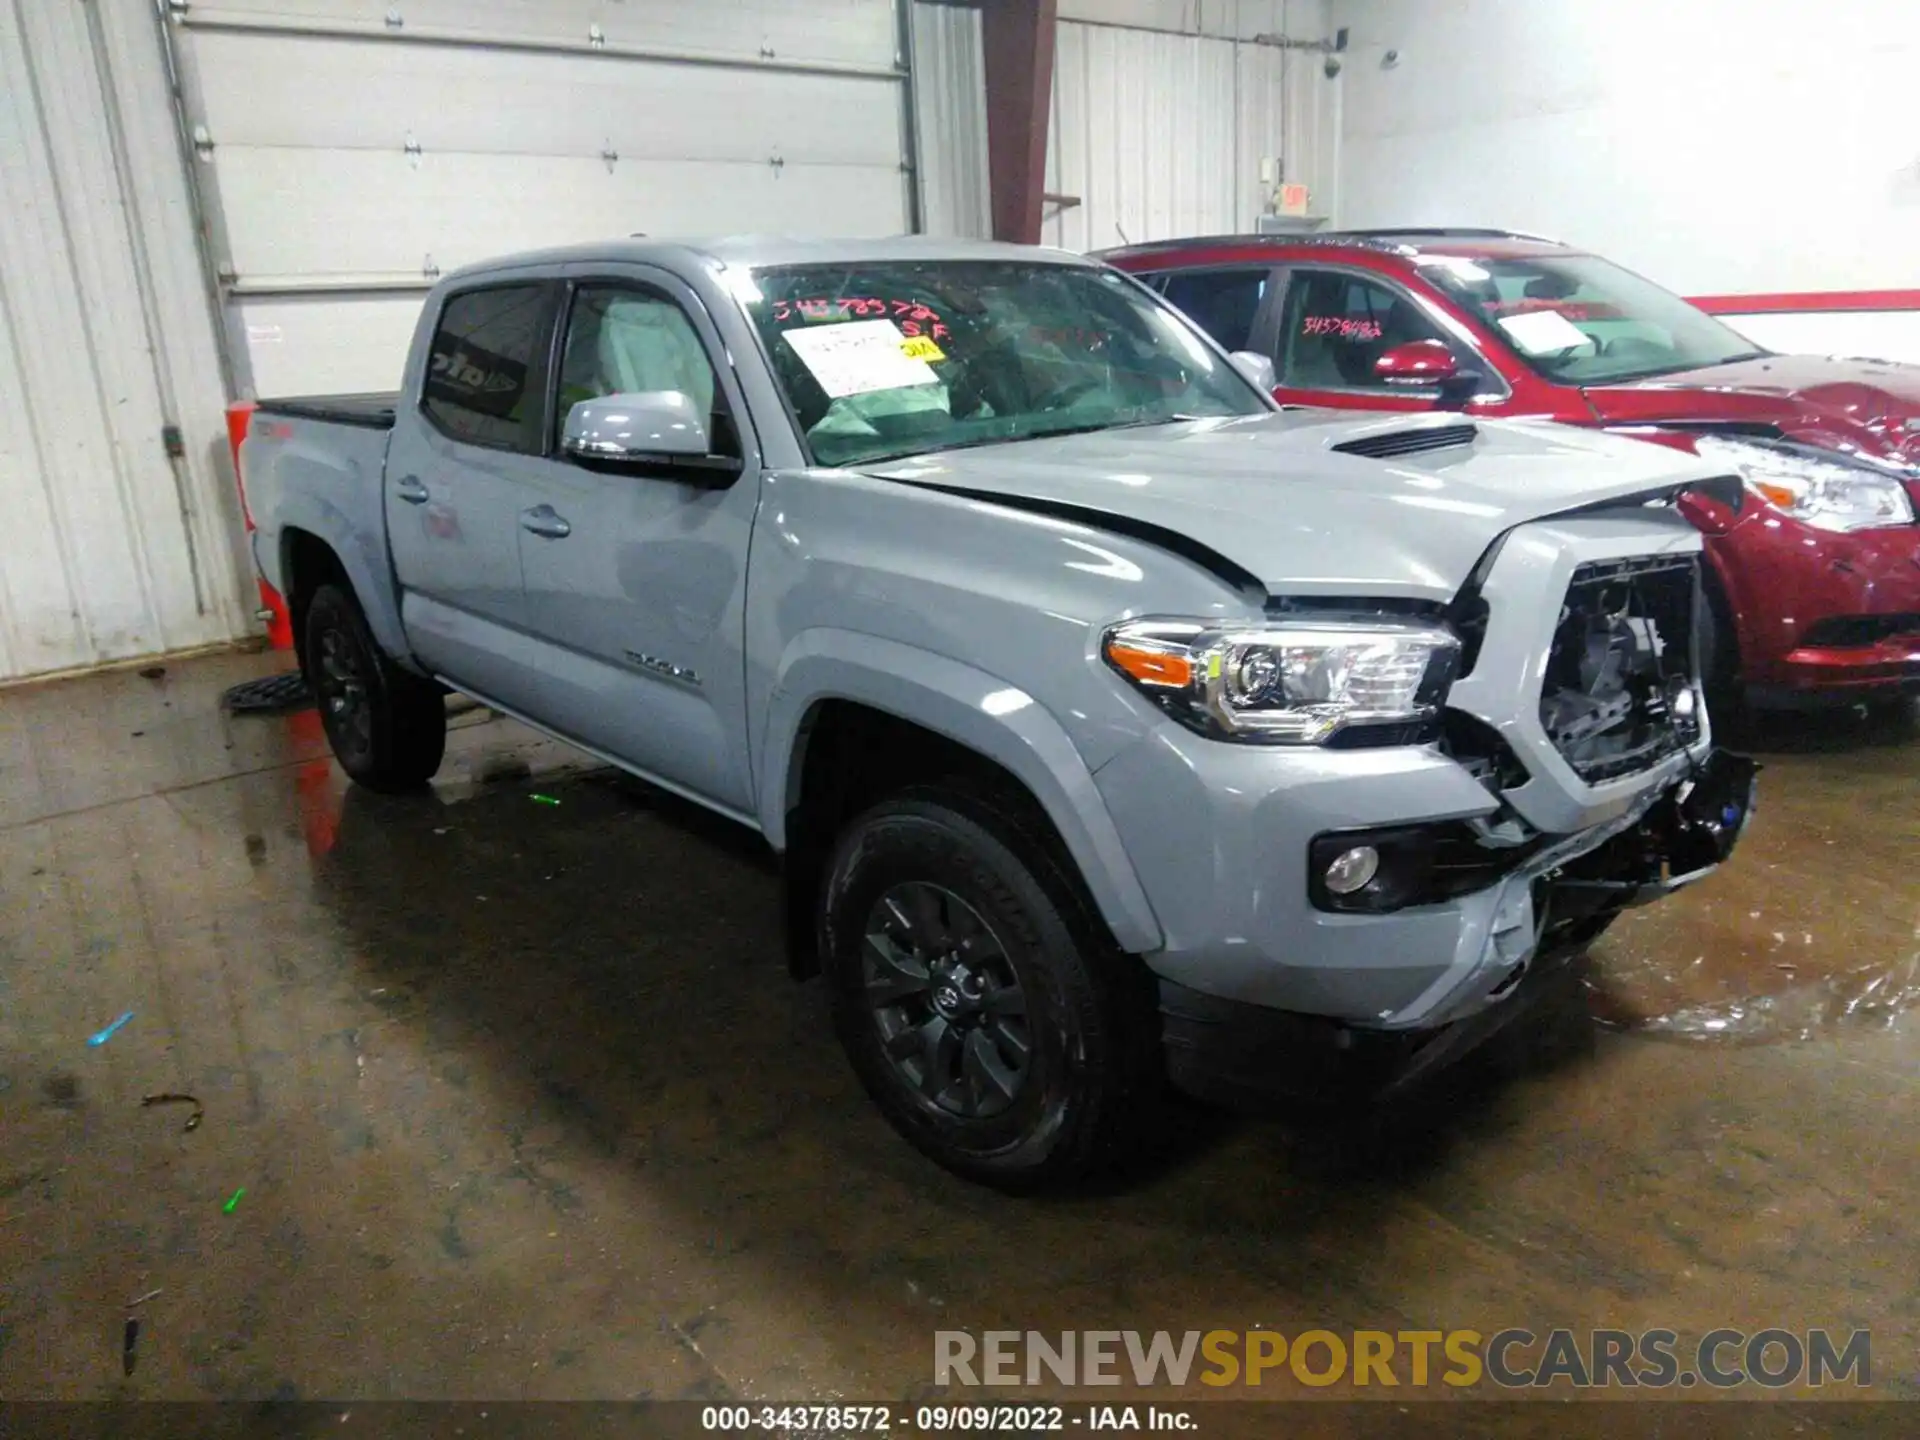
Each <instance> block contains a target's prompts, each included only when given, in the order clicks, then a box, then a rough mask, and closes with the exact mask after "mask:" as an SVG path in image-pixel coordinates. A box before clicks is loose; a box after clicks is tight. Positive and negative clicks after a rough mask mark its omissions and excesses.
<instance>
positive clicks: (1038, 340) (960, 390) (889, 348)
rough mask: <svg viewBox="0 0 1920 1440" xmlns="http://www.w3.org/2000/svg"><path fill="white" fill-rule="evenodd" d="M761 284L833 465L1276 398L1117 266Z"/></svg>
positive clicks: (1223, 409)
mask: <svg viewBox="0 0 1920 1440" xmlns="http://www.w3.org/2000/svg"><path fill="white" fill-rule="evenodd" d="M753 282H754V287H755V288H756V289H757V291H758V297H757V298H755V296H754V294H753V292H752V291H749V292H747V295H746V297H745V299H746V308H747V313H748V314H749V315H750V316H751V317H752V319H753V322H754V324H755V325H756V326H757V327H758V328H759V331H760V336H761V339H762V340H763V341H764V342H765V344H766V349H767V355H768V357H769V358H770V359H771V360H772V362H773V373H774V376H775V378H776V379H777V380H778V382H779V384H780V388H781V389H782V390H783V391H784V392H785V394H786V398H787V402H788V404H790V405H791V406H792V407H793V413H794V415H795V417H796V418H797V419H798V420H799V422H800V429H801V431H802V433H803V434H804V435H805V436H806V438H807V444H808V445H809V447H810V448H811V449H812V452H813V457H814V460H815V461H816V463H818V464H821V465H854V464H859V463H862V462H866V461H872V460H881V459H897V458H899V457H901V456H904V455H919V454H924V453H926V452H928V451H931V450H948V449H953V448H955V447H957V446H962V445H985V444H994V443H997V442H1000V441H1006V440H1030V439H1034V438H1037V437H1039V436H1044V435H1064V434H1070V433H1079V432H1084V431H1089V430H1111V429H1115V428H1118V427H1120V426H1126V425H1164V424H1167V423H1169V422H1171V421H1174V420H1183V419H1199V418H1204V417H1211V416H1226V415H1258V414H1262V413H1265V412H1266V411H1267V410H1268V409H1269V408H1271V407H1269V406H1268V405H1267V404H1266V403H1265V401H1264V398H1263V397H1262V396H1261V395H1260V393H1259V391H1257V390H1256V389H1255V388H1254V387H1253V386H1252V385H1251V384H1250V383H1249V382H1248V381H1247V380H1245V379H1244V378H1243V377H1242V376H1241V375H1240V373H1239V372H1238V371H1237V370H1235V369H1234V367H1233V366H1232V365H1231V364H1229V363H1228V362H1227V360H1226V359H1225V358H1224V357H1223V356H1221V355H1219V354H1218V353H1217V352H1215V351H1214V350H1213V349H1212V348H1211V347H1210V346H1208V345H1207V343H1206V342H1205V341H1204V340H1202V339H1201V338H1200V337H1199V336H1198V335H1197V334H1196V333H1195V332H1194V331H1193V330H1192V328H1191V327H1189V326H1188V324H1187V323H1186V322H1185V321H1184V320H1183V319H1181V318H1180V317H1179V316H1178V315H1177V314H1176V313H1175V312H1174V311H1172V310H1170V309H1168V308H1167V307H1166V306H1165V305H1163V304H1162V303H1160V302H1159V301H1158V300H1156V299H1155V298H1154V297H1153V296H1151V295H1149V294H1147V293H1146V292H1145V291H1143V290H1142V289H1140V288H1139V287H1138V286H1137V285H1136V284H1135V283H1134V282H1132V281H1130V280H1127V279H1126V278H1125V277H1123V276H1121V275H1118V274H1116V273H1114V272H1112V271H1105V270H1096V269H1089V268H1085V267H1081V266H1075V265H1046V264H1032V263H1025V262H1007V261H998V260H995V261H959V260H933V261H924V262H919V261H916V262H884V263H869V264H841V265H803V266H791V267H781V268H776V269H767V270H756V271H755V272H754V275H753Z"/></svg>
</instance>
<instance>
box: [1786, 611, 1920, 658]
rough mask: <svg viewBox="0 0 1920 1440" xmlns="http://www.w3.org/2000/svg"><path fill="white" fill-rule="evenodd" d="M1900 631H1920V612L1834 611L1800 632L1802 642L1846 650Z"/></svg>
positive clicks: (1879, 640) (1908, 633) (1907, 632)
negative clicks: (1870, 612) (1856, 612)
mask: <svg viewBox="0 0 1920 1440" xmlns="http://www.w3.org/2000/svg"><path fill="white" fill-rule="evenodd" d="M1901 635H1920V615H1832V616H1829V617H1828V618H1827V619H1825V620H1816V621H1815V622H1814V623H1813V624H1811V625H1809V626H1808V627H1807V628H1806V629H1805V630H1804V631H1803V632H1801V635H1800V643H1801V644H1802V645H1807V646H1812V647H1815V648H1824V647H1831V648H1833V649H1836V650H1845V649H1849V648H1851V647H1854V646H1859V645H1878V644H1879V643H1880V642H1881V641H1882V640H1892V639H1894V638H1895V637H1897V636H1901Z"/></svg>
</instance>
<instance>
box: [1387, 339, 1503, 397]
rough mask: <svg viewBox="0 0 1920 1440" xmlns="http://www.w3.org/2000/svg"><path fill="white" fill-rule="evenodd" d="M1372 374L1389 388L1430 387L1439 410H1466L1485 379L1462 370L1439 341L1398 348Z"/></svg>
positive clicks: (1472, 372)
mask: <svg viewBox="0 0 1920 1440" xmlns="http://www.w3.org/2000/svg"><path fill="white" fill-rule="evenodd" d="M1373 373H1374V374H1375V375H1377V376H1378V377H1379V378H1380V379H1381V380H1382V381H1384V382H1385V383H1386V384H1388V385H1405V386H1415V385H1418V386H1422V387H1429V386H1430V387H1431V388H1432V389H1433V392H1434V395H1433V404H1434V408H1435V409H1437V410H1464V409H1465V408H1466V406H1467V402H1468V401H1470V400H1472V399H1473V398H1474V396H1476V395H1478V394H1479V393H1480V386H1481V383H1482V382H1483V381H1484V380H1485V379H1486V376H1484V375H1482V374H1481V373H1480V372H1479V371H1478V370H1473V369H1467V368H1463V367H1462V366H1461V365H1460V364H1459V362H1458V361H1456V360H1455V359H1454V358H1453V351H1452V350H1451V349H1449V348H1448V347H1447V345H1446V343H1445V342H1444V341H1440V340H1409V341H1407V343H1406V344H1404V345H1396V346H1394V347H1393V348H1392V349H1391V350H1389V351H1387V353H1386V354H1384V355H1382V356H1381V357H1380V358H1379V359H1378V360H1376V361H1374V362H1373Z"/></svg>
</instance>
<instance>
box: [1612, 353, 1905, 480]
mask: <svg viewBox="0 0 1920 1440" xmlns="http://www.w3.org/2000/svg"><path fill="white" fill-rule="evenodd" d="M1585 393H1586V397H1587V400H1588V402H1589V403H1590V404H1591V405H1592V406H1593V408H1594V411H1595V413H1596V414H1598V416H1599V417H1600V419H1601V420H1603V421H1605V422H1608V423H1611V424H1635V423H1658V422H1661V421H1669V422H1671V421H1696V422H1697V421H1703V420H1704V421H1712V420H1725V421H1734V422H1740V423H1744V424H1758V425H1773V426H1776V427H1778V428H1779V429H1780V431H1781V432H1782V433H1783V434H1786V435H1789V436H1791V437H1793V438H1794V439H1797V440H1804V441H1807V442H1809V443H1811V444H1823V445H1827V446H1829V447H1831V448H1834V449H1856V448H1857V449H1862V450H1865V451H1867V452H1868V453H1869V454H1871V455H1873V456H1875V457H1876V458H1878V459H1889V460H1902V461H1905V462H1906V463H1908V464H1920V365H1900V364H1896V363H1894V362H1893V361H1890V360H1848V359H1841V358H1838V357H1832V356H1820V355H1763V356H1758V357H1756V358H1754V359H1751V360H1736V361H1734V362H1732V363H1731V364H1728V365H1708V366H1705V367H1703V368H1701V369H1698V370H1687V371H1683V372H1681V373H1680V374H1677V375H1661V376H1658V377H1657V378H1655V379H1652V380H1643V381H1640V382H1638V383H1636V384H1631V385H1596V386H1593V387H1592V388H1590V389H1588V390H1587V391H1586V392H1585Z"/></svg>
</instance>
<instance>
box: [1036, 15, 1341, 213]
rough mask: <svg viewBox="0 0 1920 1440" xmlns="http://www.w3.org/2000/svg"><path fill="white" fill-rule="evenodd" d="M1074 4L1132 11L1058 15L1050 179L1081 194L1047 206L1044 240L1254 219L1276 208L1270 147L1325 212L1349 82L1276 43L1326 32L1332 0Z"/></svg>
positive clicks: (1285, 172)
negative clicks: (1268, 171)
mask: <svg viewBox="0 0 1920 1440" xmlns="http://www.w3.org/2000/svg"><path fill="white" fill-rule="evenodd" d="M1069 10H1071V12H1072V13H1073V14H1075V15H1085V16H1089V17H1092V16H1102V17H1105V16H1108V15H1111V16H1115V17H1118V19H1119V20H1120V21H1121V22H1123V23H1105V22H1104V19H1103V20H1102V21H1100V22H1099V23H1082V22H1080V21H1077V20H1076V21H1069V20H1062V21H1061V22H1060V27H1059V31H1058V35H1057V40H1056V43H1055V50H1054V84H1053V112H1052V122H1053V123H1052V128H1051V130H1050V133H1049V135H1048V145H1047V182H1046V188H1047V190H1048V191H1049V192H1051V193H1053V194H1056V195H1065V196H1074V197H1078V199H1079V201H1080V203H1079V204H1078V205H1075V206H1068V207H1064V208H1061V207H1057V206H1053V205H1050V206H1048V217H1049V218H1048V219H1047V222H1046V224H1045V225H1044V227H1043V230H1042V238H1043V239H1044V240H1046V242H1047V243H1049V244H1056V245H1062V246H1065V247H1067V248H1069V249H1076V250H1092V249H1104V248H1107V247H1109V246H1114V245H1121V244H1126V243H1129V242H1133V243H1137V242H1139V241H1143V240H1159V239H1166V238H1169V237H1174V236H1180V235H1207V234H1225V233H1231V232H1237V231H1247V230H1252V229H1253V228H1254V227H1255V226H1256V224H1257V223H1258V220H1259V217H1260V216H1261V215H1262V214H1263V213H1265V212H1266V210H1267V209H1268V208H1269V200H1270V198H1271V193H1272V187H1271V186H1269V185H1267V184H1266V183H1264V182H1263V181H1262V179H1261V162H1262V161H1263V160H1268V159H1271V160H1276V161H1279V162H1280V168H1281V176H1280V178H1284V179H1286V180H1297V181H1300V182H1302V183H1304V184H1306V185H1308V186H1309V187H1310V188H1311V190H1312V191H1313V194H1314V197H1315V205H1314V209H1315V211H1316V213H1325V208H1326V204H1330V203H1331V192H1332V189H1333V186H1334V178H1335V173H1336V161H1337V150H1338V138H1339V120H1338V115H1339V111H1338V87H1337V86H1336V85H1335V84H1333V83H1331V82H1329V81H1328V80H1327V79H1326V77H1325V76H1324V75H1323V74H1322V73H1321V65H1322V57H1321V56H1320V55H1318V54H1315V53H1311V52H1306V51H1301V50H1289V49H1285V48H1282V47H1280V46H1278V45H1275V44H1271V43H1266V42H1267V41H1271V40H1273V39H1277V38H1280V37H1283V36H1291V37H1293V38H1295V39H1301V40H1317V39H1319V38H1321V37H1322V35H1323V33H1324V22H1325V18H1326V10H1325V5H1324V4H1323V3H1322V0H1294V3H1293V4H1291V5H1288V4H1284V3H1282V0H1247V3H1246V4H1245V5H1244V6H1240V5H1234V4H1233V3H1232V0H1213V3H1207V4H1199V3H1198V0H1187V3H1186V4H1184V5H1180V4H1177V3H1174V0H1137V3H1133V4H1130V5H1117V6H1115V5H1108V4H1105V3H1103V0H1079V3H1076V4H1075V5H1073V6H1071V7H1068V6H1063V7H1062V11H1063V13H1066V12H1068V11H1069ZM1136 24H1147V25H1151V26H1153V27H1155V28H1134V27H1135V25H1136ZM1176 25H1178V26H1181V27H1184V28H1179V29H1175V28H1159V27H1162V26H1167V27H1172V26H1176ZM1235 36H1238V37H1240V38H1239V39H1235V38H1232V37H1235ZM1323 202H1324V203H1323ZM1123 237H1124V238H1123Z"/></svg>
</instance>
